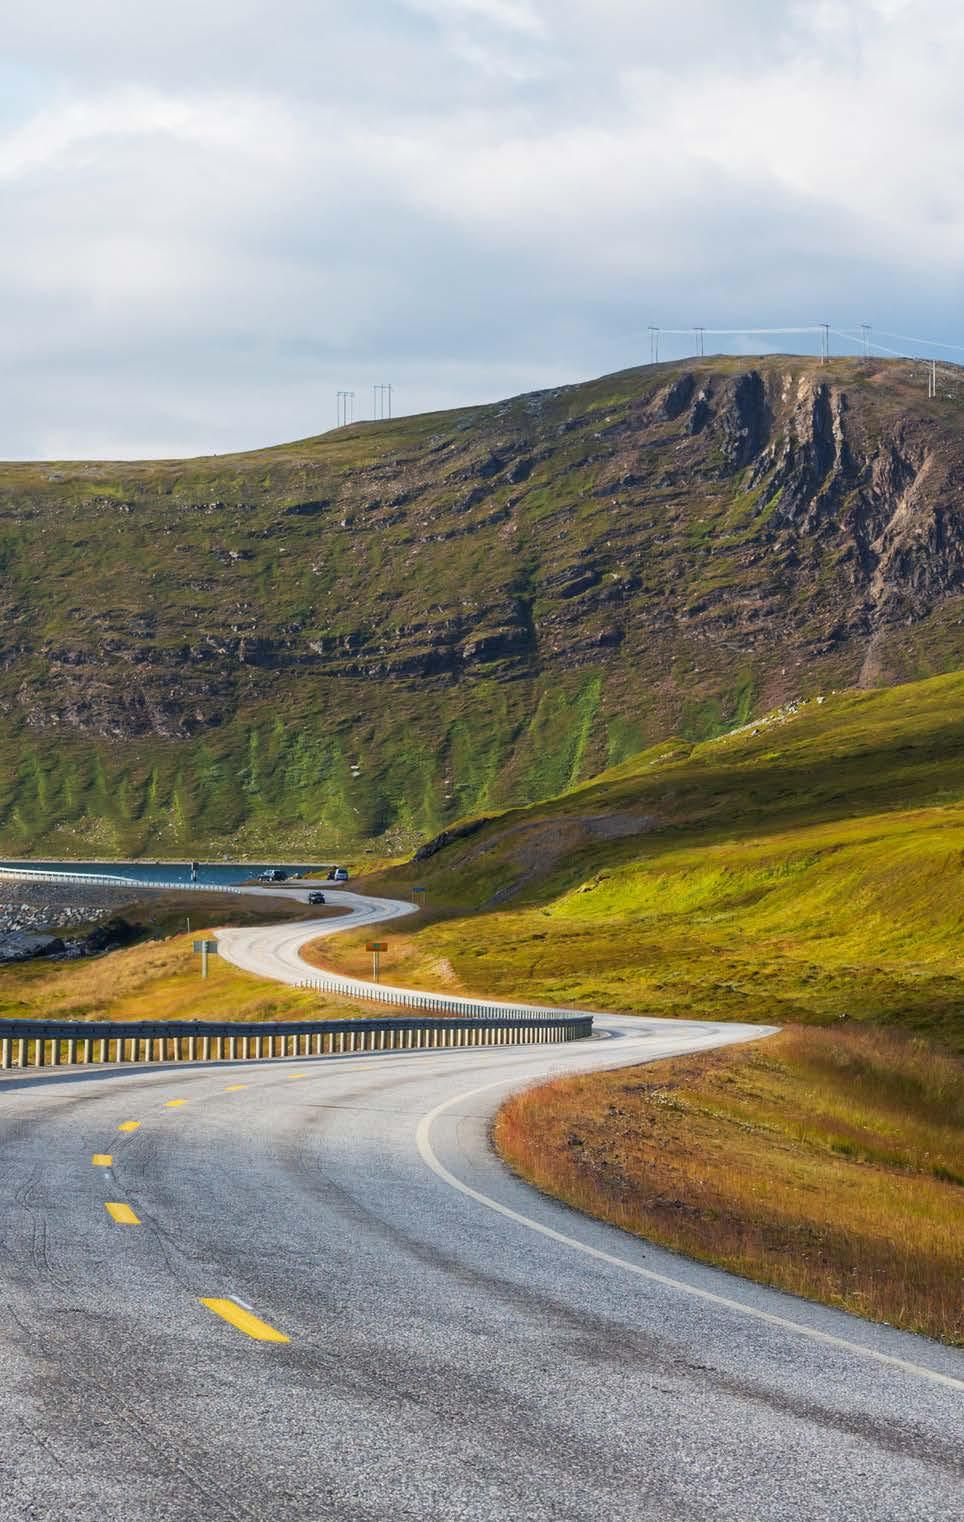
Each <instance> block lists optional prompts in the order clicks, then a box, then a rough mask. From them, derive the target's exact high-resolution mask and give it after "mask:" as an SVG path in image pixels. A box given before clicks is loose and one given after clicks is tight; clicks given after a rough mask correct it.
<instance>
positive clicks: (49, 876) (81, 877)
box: [0, 867, 244, 893]
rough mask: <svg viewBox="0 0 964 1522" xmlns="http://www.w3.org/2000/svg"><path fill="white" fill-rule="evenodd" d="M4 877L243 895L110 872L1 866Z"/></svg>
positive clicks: (204, 885)
mask: <svg viewBox="0 0 964 1522" xmlns="http://www.w3.org/2000/svg"><path fill="white" fill-rule="evenodd" d="M0 877H18V878H19V877H22V878H25V879H26V880H27V881H28V882H40V883H93V884H95V885H96V886H97V887H100V888H168V889H171V890H173V891H175V892H177V893H243V892H244V889H243V888H234V887H230V886H229V885H228V884H227V883H172V882H160V881H157V880H155V879H153V878H151V879H148V878H144V877H121V876H116V877H114V876H109V875H108V874H107V873H106V872H40V871H37V870H36V869H35V868H34V867H23V868H20V867H0Z"/></svg>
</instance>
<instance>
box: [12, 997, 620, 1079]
mask: <svg viewBox="0 0 964 1522" xmlns="http://www.w3.org/2000/svg"><path fill="white" fill-rule="evenodd" d="M591 1035H592V1016H591V1015H582V1014H571V1015H570V1014H563V1015H553V1014H550V1013H548V1012H547V1013H546V1014H545V1015H542V1016H539V1015H533V1014H532V1013H531V1011H530V1012H529V1013H527V1014H526V1015H525V1016H522V1015H515V1014H513V1013H509V1014H507V1015H505V1016H493V1015H491V1014H489V1013H488V1012H487V1014H486V1016H485V1017H480V1016H478V1015H476V1016H474V1017H469V1018H459V1017H455V1016H453V1017H444V1018H436V1019H434V1020H418V1019H412V1020H409V1019H405V1018H404V1017H402V1018H399V1019H385V1020H326V1021H318V1020H312V1021H307V1020H299V1021H291V1020H286V1021H279V1022H274V1021H272V1022H265V1023H258V1024H253V1023H252V1024H247V1023H245V1024H241V1023H239V1022H238V1021H218V1020H167V1021H164V1022H157V1021H149V1020H144V1021H138V1020H130V1021H124V1022H120V1021H113V1020H110V1021H108V1020H99V1021H92V1020H84V1021H72V1020H3V1021H0V1068H5V1069H9V1068H28V1067H29V1068H43V1067H60V1066H74V1065H77V1064H80V1065H88V1064H98V1065H99V1064H102V1063H108V1062H110V1063H135V1062H136V1063H154V1062H224V1061H227V1062H234V1061H259V1060H264V1059H265V1058H284V1057H292V1058H297V1057H321V1056H341V1055H343V1054H348V1053H351V1052H384V1051H416V1050H422V1049H424V1048H427V1047H461V1046H522V1045H529V1044H532V1043H536V1042H553V1041H582V1040H585V1039H586V1038H587V1037H589V1036H591Z"/></svg>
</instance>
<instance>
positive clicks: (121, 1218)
mask: <svg viewBox="0 0 964 1522" xmlns="http://www.w3.org/2000/svg"><path fill="white" fill-rule="evenodd" d="M104 1209H105V1210H106V1211H107V1214H108V1215H109V1216H110V1217H111V1219H112V1220H114V1221H116V1222H117V1224H118V1226H139V1225H140V1224H141V1223H140V1218H139V1217H138V1216H136V1215H135V1214H134V1212H133V1210H132V1209H131V1207H130V1206H129V1205H124V1204H121V1203H120V1202H119V1201H118V1200H106V1201H105V1203H104Z"/></svg>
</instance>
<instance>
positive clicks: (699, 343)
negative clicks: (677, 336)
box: [693, 328, 705, 359]
mask: <svg viewBox="0 0 964 1522" xmlns="http://www.w3.org/2000/svg"><path fill="white" fill-rule="evenodd" d="M704 331H705V330H704V329H703V328H694V329H693V332H694V333H695V334H696V352H697V354H698V355H699V357H700V359H702V358H703V333H704Z"/></svg>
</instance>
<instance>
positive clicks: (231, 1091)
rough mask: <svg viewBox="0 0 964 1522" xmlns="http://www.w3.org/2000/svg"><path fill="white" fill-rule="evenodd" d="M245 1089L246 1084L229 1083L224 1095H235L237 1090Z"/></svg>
mask: <svg viewBox="0 0 964 1522" xmlns="http://www.w3.org/2000/svg"><path fill="white" fill-rule="evenodd" d="M247 1087H248V1085H247V1084H246V1083H229V1084H228V1086H227V1088H226V1089H225V1091H224V1092H225V1094H236V1093H237V1092H238V1090H239V1089H246V1088H247Z"/></svg>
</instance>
